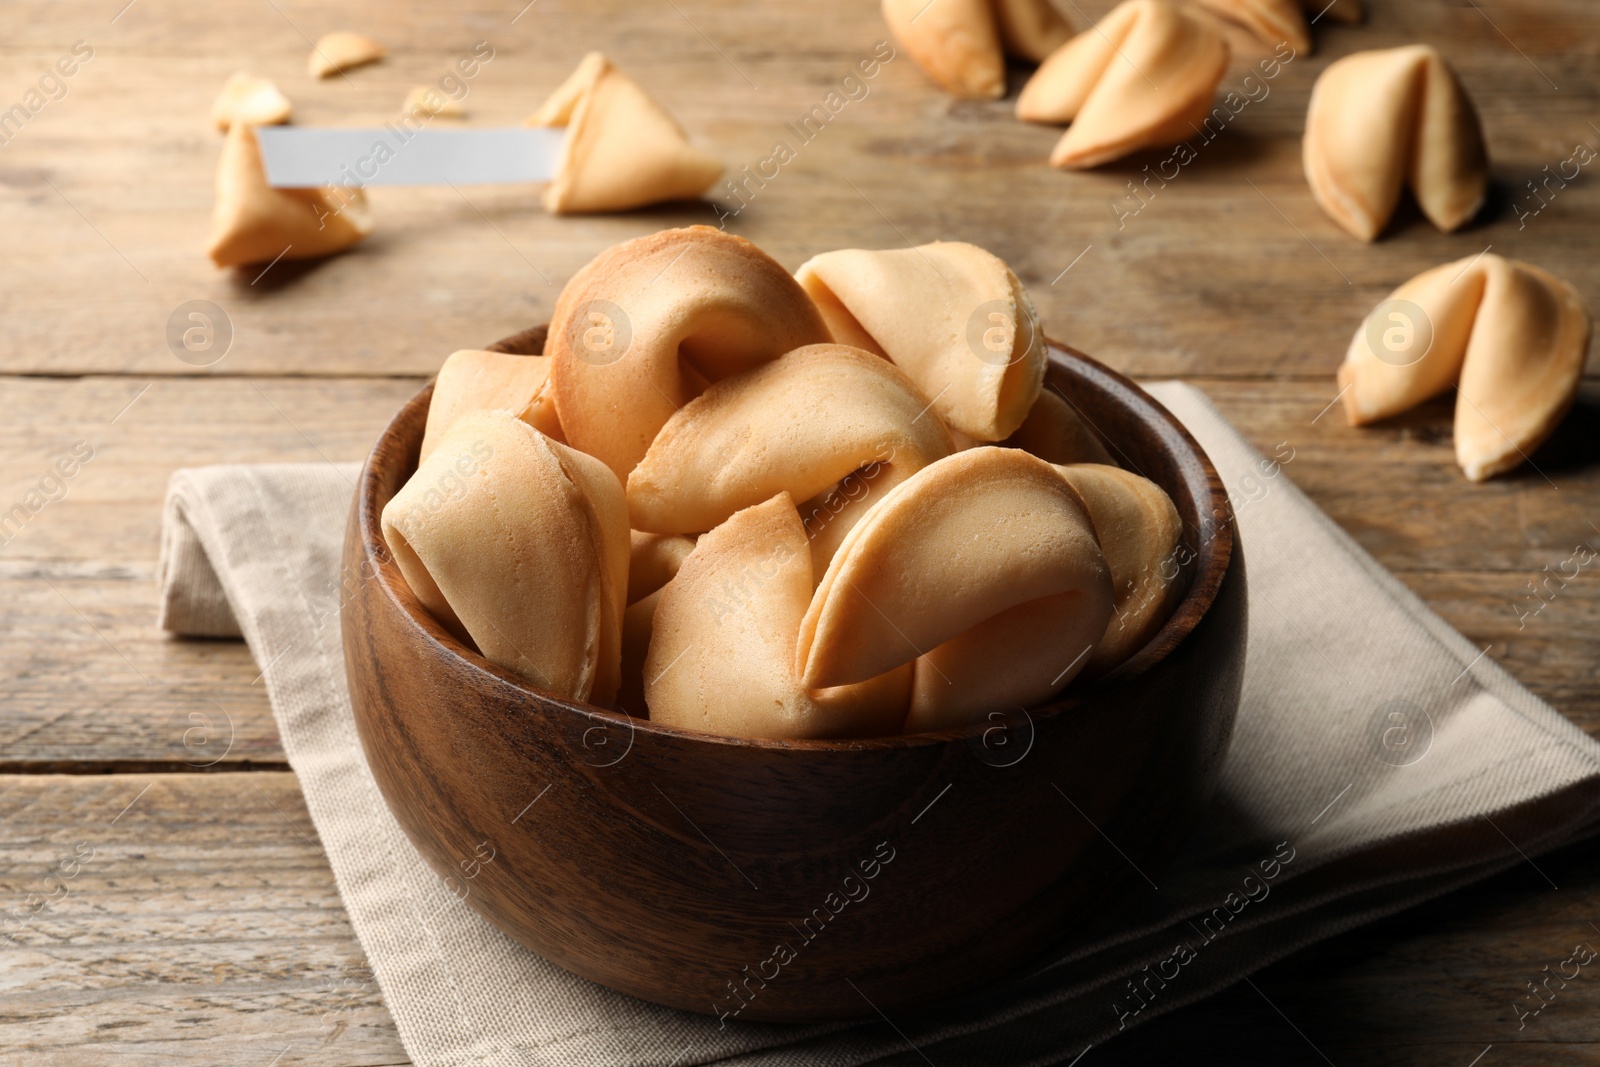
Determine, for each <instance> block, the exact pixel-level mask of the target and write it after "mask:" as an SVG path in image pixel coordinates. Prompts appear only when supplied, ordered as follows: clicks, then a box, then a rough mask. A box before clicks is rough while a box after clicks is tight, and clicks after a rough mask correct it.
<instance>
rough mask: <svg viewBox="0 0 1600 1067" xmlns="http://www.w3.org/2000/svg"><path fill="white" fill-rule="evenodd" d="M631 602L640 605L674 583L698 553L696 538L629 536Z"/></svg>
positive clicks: (636, 533) (636, 532)
mask: <svg viewBox="0 0 1600 1067" xmlns="http://www.w3.org/2000/svg"><path fill="white" fill-rule="evenodd" d="M628 539H629V554H628V603H629V604H636V603H638V602H639V601H641V600H643V599H644V598H645V597H647V596H649V595H650V594H651V593H654V592H655V591H656V590H657V589H660V588H661V587H662V586H664V585H666V584H667V583H668V582H670V581H672V579H673V576H675V575H676V574H677V573H678V568H679V567H681V566H683V561H684V560H686V559H688V558H689V553H691V552H693V551H694V538H692V537H685V536H684V535H683V534H656V533H644V532H643V531H641V530H630V531H629V533H628Z"/></svg>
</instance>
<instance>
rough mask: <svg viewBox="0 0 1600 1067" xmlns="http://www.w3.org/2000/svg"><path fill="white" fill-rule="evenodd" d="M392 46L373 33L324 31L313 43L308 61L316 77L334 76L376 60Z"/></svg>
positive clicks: (313, 75) (384, 54) (387, 52)
mask: <svg viewBox="0 0 1600 1067" xmlns="http://www.w3.org/2000/svg"><path fill="white" fill-rule="evenodd" d="M388 54H389V50H388V49H387V48H385V47H383V45H382V44H380V43H378V42H377V41H374V40H373V39H372V38H371V37H366V36H363V35H362V34H359V33H351V32H349V31H348V30H337V31H335V32H333V33H328V34H324V35H323V36H321V37H319V38H318V39H317V43H316V44H314V45H312V46H311V59H310V61H309V63H308V64H307V66H308V69H309V70H310V71H311V76H312V77H313V78H331V77H333V76H334V75H335V74H339V73H342V72H343V71H347V70H353V69H355V68H356V67H362V66H366V65H367V64H368V63H376V62H377V61H378V60H380V59H382V58H383V57H384V56H386V55H388Z"/></svg>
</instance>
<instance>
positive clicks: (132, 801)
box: [0, 773, 406, 1067]
mask: <svg viewBox="0 0 1600 1067" xmlns="http://www.w3.org/2000/svg"><path fill="white" fill-rule="evenodd" d="M0 820H3V825H4V826H5V828H6V833H5V834H4V837H3V842H4V843H3V844H0V902H3V908H4V912H3V913H0V914H3V915H4V916H7V917H9V918H10V922H9V923H8V924H7V925H6V926H5V930H6V932H7V933H8V934H9V935H10V936H9V938H0V974H3V975H4V977H3V978H0V983H3V987H4V993H3V994H0V1002H3V1004H4V1007H3V1008H0V1059H3V1060H4V1062H5V1063H6V1064H8V1065H12V1064H16V1065H19V1067H20V1065H28V1067H32V1065H35V1064H38V1065H43V1064H62V1065H70V1067H102V1065H104V1067H110V1065H112V1064H135V1065H144V1064H150V1065H157V1064H161V1065H166V1064H185V1065H187V1064H197V1065H198V1064H217V1063H243V1064H260V1065H263V1067H264V1065H266V1064H268V1063H271V1062H274V1061H273V1057H274V1056H278V1055H279V1054H280V1053H283V1055H282V1058H281V1059H279V1060H277V1061H276V1062H277V1063H278V1064H279V1065H280V1067H288V1065H291V1064H303V1063H323V1064H341V1065H351V1067H354V1065H358V1064H360V1065H367V1064H389V1063H401V1062H404V1061H405V1058H406V1057H405V1053H404V1051H403V1050H402V1049H401V1048H400V1043H399V1040H398V1038H397V1036H396V1034H395V1030H394V1023H393V1022H392V1021H391V1020H390V1018H389V1015H388V1012H387V1011H386V1010H385V1009H384V1007H383V1002H382V998H381V997H380V996H379V994H378V991H377V988H376V984H375V983H374V982H373V981H372V978H371V974H370V971H369V970H368V968H367V966H366V961H365V958H364V957H363V955H362V953H361V950H360V948H359V946H358V945H357V944H356V941H355V937H354V935H353V933H352V932H351V930H350V925H349V921H348V919H347V918H346V916H345V912H344V908H343V906H342V905H341V904H340V901H339V895H338V892H337V891H336V889H335V887H334V884H333V873H332V871H330V870H329V869H328V865H327V860H326V859H325V857H324V856H323V853H322V849H321V846H320V845H319V843H318V842H317V840H316V834H315V831H313V830H312V828H311V820H310V818H309V817H308V816H307V814H306V810H305V805H304V802H303V801H302V799H301V796H300V789H299V786H298V784H297V783H296V781H295V778H294V776H293V775H291V774H286V773H251V774H221V775H197V774H184V775H159V776H153V777H152V776H143V775H141V776H122V775H114V776H103V777H102V776H93V777H85V776H81V775H71V776H61V777H57V776H51V775H27V776H23V777H0ZM64 861H65V862H64ZM52 871H56V872H57V874H56V875H55V876H52V874H51V872H52ZM71 872H75V873H71ZM52 896H53V897H55V899H54V900H47V901H46V902H45V903H43V904H39V903H38V901H39V899H40V898H49V897H52ZM285 1048H287V1049H288V1052H283V1050H284V1049H285Z"/></svg>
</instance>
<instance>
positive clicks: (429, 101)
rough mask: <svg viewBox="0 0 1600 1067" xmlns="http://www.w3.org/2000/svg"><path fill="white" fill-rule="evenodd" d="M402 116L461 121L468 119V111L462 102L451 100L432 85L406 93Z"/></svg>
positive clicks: (401, 108)
mask: <svg viewBox="0 0 1600 1067" xmlns="http://www.w3.org/2000/svg"><path fill="white" fill-rule="evenodd" d="M400 114H402V115H406V116H416V117H417V118H425V119H426V118H442V119H461V118H466V116H467V109H466V108H465V107H463V106H462V105H461V101H459V100H454V99H451V98H450V97H448V96H446V95H444V93H442V92H440V91H439V90H438V89H436V88H435V87H433V86H431V85H416V86H412V88H411V89H410V91H408V92H407V93H406V99H405V103H403V104H401V105H400Z"/></svg>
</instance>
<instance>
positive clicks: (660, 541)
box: [617, 530, 694, 716]
mask: <svg viewBox="0 0 1600 1067" xmlns="http://www.w3.org/2000/svg"><path fill="white" fill-rule="evenodd" d="M629 538H630V539H631V542H632V544H631V552H630V556H629V560H628V609H627V610H626V611H624V612H623V613H622V685H621V687H620V688H619V689H618V690H617V707H618V708H619V709H621V710H622V711H625V712H627V713H628V714H630V715H641V716H642V715H645V714H646V713H647V705H646V703H645V699H644V661H645V657H646V656H647V655H648V654H649V652H650V638H651V636H652V635H653V633H654V623H655V615H656V605H657V604H659V603H660V602H661V590H662V589H663V588H665V587H666V584H667V583H668V582H670V581H672V579H673V578H674V577H675V576H676V575H677V573H678V568H680V567H682V566H683V561H684V560H685V559H688V558H689V553H690V552H693V551H694V539H693V538H689V537H684V536H683V535H682V534H650V533H640V532H639V531H638V530H634V531H632V532H631V533H630V534H629Z"/></svg>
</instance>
